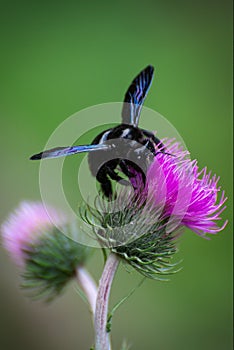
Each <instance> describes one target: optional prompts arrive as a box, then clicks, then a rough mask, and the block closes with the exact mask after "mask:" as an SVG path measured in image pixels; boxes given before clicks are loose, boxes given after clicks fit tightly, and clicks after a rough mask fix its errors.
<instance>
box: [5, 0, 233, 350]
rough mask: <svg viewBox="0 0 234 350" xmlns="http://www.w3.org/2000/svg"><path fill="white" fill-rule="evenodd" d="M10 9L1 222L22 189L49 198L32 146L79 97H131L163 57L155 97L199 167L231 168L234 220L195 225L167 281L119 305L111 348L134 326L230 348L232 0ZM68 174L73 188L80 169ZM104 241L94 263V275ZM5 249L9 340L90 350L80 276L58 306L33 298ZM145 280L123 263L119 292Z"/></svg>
mask: <svg viewBox="0 0 234 350" xmlns="http://www.w3.org/2000/svg"><path fill="white" fill-rule="evenodd" d="M0 17H1V21H0V26H1V56H0V60H1V68H0V69H1V91H0V99H1V103H0V106H1V107H0V115H1V131H2V132H1V139H0V143H1V173H0V179H1V181H0V186H1V192H0V193H1V213H0V221H1V222H2V220H4V218H5V217H6V215H7V214H8V213H9V212H10V211H11V210H12V209H13V208H14V207H15V206H16V205H17V204H18V202H19V201H20V200H22V199H33V200H37V199H40V191H39V184H38V169H39V164H36V163H32V162H29V161H28V157H29V156H30V155H31V154H33V153H35V152H37V151H39V150H41V149H42V148H43V147H44V144H45V142H46V141H47V139H48V137H49V136H50V134H51V133H52V132H53V130H54V129H55V128H56V127H57V126H58V125H59V124H60V123H61V122H62V121H63V120H64V119H65V118H66V117H68V116H69V115H71V114H73V113H75V112H76V111H78V110H81V109H82V108H85V107H89V106H92V105H95V104H99V103H105V102H112V101H122V98H123V94H124V92H125V90H126V88H127V86H128V84H129V82H130V81H131V79H132V78H133V77H134V76H135V75H136V74H137V73H138V72H139V71H140V70H141V69H142V68H144V67H145V66H146V65H148V64H152V65H154V66H155V67H156V71H157V73H156V80H155V81H154V84H153V88H152V89H151V92H150V94H149V96H148V98H147V101H146V106H148V107H151V108H153V109H156V110H157V111H158V112H160V113H161V114H163V115H164V116H165V117H167V119H168V120H169V121H170V122H171V123H172V124H173V125H174V126H175V127H176V128H177V130H179V132H180V134H181V135H182V137H183V138H184V140H185V142H186V144H187V146H188V148H189V150H190V151H191V154H192V157H193V158H197V159H199V165H200V166H201V167H203V166H205V165H207V166H208V168H209V169H212V170H213V172H215V173H217V174H219V175H220V176H221V181H220V184H221V185H222V186H223V188H224V189H225V190H226V193H227V195H228V197H229V199H228V209H227V210H226V211H225V213H224V214H223V216H225V218H226V217H227V218H228V219H229V224H228V226H227V228H226V229H225V230H224V231H223V232H222V233H220V234H218V235H217V236H214V237H212V240H211V241H206V240H203V239H201V238H199V237H197V236H196V235H195V234H194V233H192V232H189V231H186V233H185V234H184V235H183V237H182V238H181V239H180V253H179V257H182V258H183V266H184V269H183V270H182V272H180V273H179V274H177V275H175V276H173V277H172V278H171V281H170V282H168V283H162V282H155V281H150V280H149V281H147V282H146V283H144V285H143V286H142V287H141V288H140V289H138V290H137V291H136V293H135V294H134V295H133V296H132V297H131V299H129V301H128V302H127V303H126V304H125V305H124V306H122V307H121V309H120V310H119V311H118V312H117V313H116V315H115V317H114V321H113V344H114V349H120V344H121V342H122V340H123V339H124V338H125V339H127V340H129V342H130V344H132V349H134V350H142V349H147V350H154V349H160V350H171V349H173V350H176V349H178V350H179V349H180V350H183V349H191V350H197V349H214V350H220V349H222V350H224V349H225V350H226V349H231V348H232V222H231V221H232V210H231V208H232V157H231V155H232V120H231V115H232V2H231V1H229V0H223V1H221V0H220V1H200V0H199V1H184V0H179V1H172V0H169V1H167V0H166V1H163V0H158V1H149V0H146V1H144V2H139V1H130V2H126V1H118V2H116V3H112V2H108V1H98V2H89V1H86V2H82V3H79V2H76V1H66V2H55V1H54V2H52V1H50V2H47V1H40V2H36V1H32V2H27V1H16V0H13V1H8V2H6V1H2V2H1V10H0ZM83 122H84V123H85V120H84V121H83ZM94 126H95V120H94ZM156 128H157V126H155V129H156ZM87 142H88V140H87ZM67 186H68V191H69V189H70V192H72V191H73V190H72V181H71V182H70V184H69V183H68V184H67ZM69 186H70V187H69ZM99 253H100V252H97V253H96V254H94V256H93V257H92V259H91V260H90V262H89V267H90V270H91V271H93V273H94V275H95V276H96V277H97V278H98V277H99V275H100V272H101V268H102V259H101V257H100V254H99ZM0 260H1V287H0V310H1V311H0V348H1V349H2V350H13V349H16V348H17V349H18V350H21V349H24V350H29V349H30V350H31V349H33V350H42V349H43V350H44V349H52V350H64V349H67V350H72V349H77V350H78V349H80V350H83V349H89V346H91V344H92V339H93V333H92V326H91V324H90V318H89V313H88V311H87V309H86V306H85V305H84V304H83V303H82V301H81V300H80V298H79V297H78V296H77V295H76V292H75V291H74V288H73V287H72V285H71V286H70V288H68V290H67V292H66V293H65V294H64V295H63V296H62V297H61V298H59V299H58V300H56V301H55V302H54V303H52V304H51V305H49V306H44V304H43V303H40V302H37V303H34V302H32V301H30V300H28V299H26V298H25V295H24V293H23V292H22V291H20V290H19V287H18V285H19V277H18V273H17V269H16V267H15V266H14V265H13V263H12V262H11V261H10V260H9V259H8V257H7V255H6V253H5V252H4V251H3V250H1V254H0ZM138 281H139V275H137V273H131V274H129V273H128V272H126V271H125V269H124V268H121V269H120V271H119V272H118V274H117V277H116V280H115V283H114V286H113V293H112V303H114V302H115V301H117V300H119V298H120V297H121V296H123V295H125V294H126V293H127V292H128V291H129V290H130V289H131V288H132V287H133V286H135V285H136V284H137V282H138Z"/></svg>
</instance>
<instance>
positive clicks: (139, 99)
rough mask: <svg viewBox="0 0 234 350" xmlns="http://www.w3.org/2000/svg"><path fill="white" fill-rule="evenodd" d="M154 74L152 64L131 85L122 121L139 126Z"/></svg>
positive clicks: (125, 99) (126, 97)
mask: <svg viewBox="0 0 234 350" xmlns="http://www.w3.org/2000/svg"><path fill="white" fill-rule="evenodd" d="M153 75H154V68H153V67H152V66H148V67H146V68H145V69H144V70H143V71H141V72H140V74H138V75H137V77H136V78H135V79H134V80H133V81H132V84H131V85H130V86H129V88H128V90H127V92H126V94H125V97H124V104H123V109H122V122H123V123H124V124H130V125H134V126H138V123H139V118H140V113H141V109H142V105H143V103H144V101H145V98H146V96H147V93H148V90H149V88H150V85H151V82H152V79H153Z"/></svg>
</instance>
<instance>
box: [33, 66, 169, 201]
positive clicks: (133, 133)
mask: <svg viewBox="0 0 234 350" xmlns="http://www.w3.org/2000/svg"><path fill="white" fill-rule="evenodd" d="M153 74H154V68H153V67H152V66H147V67H146V68H145V69H144V70H142V71H141V72H140V73H139V74H138V75H137V76H136V78H135V79H134V80H133V81H132V83H131V85H130V86H129V88H128V90H127V92H126V94H125V97H124V103H123V108H122V123H121V124H119V125H117V126H116V127H114V128H110V129H108V130H105V131H103V132H102V133H100V134H99V135H97V136H96V137H95V139H94V140H93V141H92V143H91V144H90V145H81V146H71V147H56V148H53V149H50V150H47V151H43V152H41V153H38V154H35V155H33V156H32V157H31V158H30V159H32V160H38V159H44V158H57V157H63V156H68V155H72V154H76V153H83V152H89V156H88V160H89V167H90V171H91V173H92V175H93V176H95V177H96V179H97V181H98V182H99V183H100V185H101V189H102V192H103V194H104V195H105V196H106V197H107V198H109V199H112V198H113V189H112V184H111V180H114V181H117V182H120V183H121V184H123V185H127V184H128V185H129V182H128V181H127V180H126V179H124V178H123V177H122V176H121V175H122V174H124V175H125V177H127V178H128V179H129V180H130V181H131V179H133V178H134V177H135V176H136V174H141V176H142V181H143V183H144V184H145V172H146V171H147V167H148V166H149V164H150V163H151V162H152V160H153V159H154V157H155V156H156V155H157V154H158V153H165V154H166V152H165V148H164V146H163V144H162V143H161V141H160V140H159V139H158V138H157V137H156V136H155V135H154V134H153V133H152V132H151V131H148V130H144V129H141V128H139V127H138V124H139V118H140V113H141V109H142V106H143V103H144V100H145V98H146V96H147V93H148V90H149V88H150V85H151V82H152V79H153ZM156 150H157V151H156ZM121 173H122V174H121ZM120 174H121V175H120ZM131 183H133V181H131Z"/></svg>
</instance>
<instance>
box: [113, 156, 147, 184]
mask: <svg viewBox="0 0 234 350" xmlns="http://www.w3.org/2000/svg"><path fill="white" fill-rule="evenodd" d="M119 166H120V168H121V170H122V172H123V173H124V174H125V175H126V176H127V177H128V178H129V179H130V181H131V184H132V186H133V188H134V189H137V188H138V189H139V185H141V184H142V183H143V185H145V182H146V176H145V173H144V171H143V170H142V169H140V167H139V166H138V165H136V164H135V163H134V162H131V161H129V160H125V159H122V160H121V161H120V163H119ZM139 176H141V178H139Z"/></svg>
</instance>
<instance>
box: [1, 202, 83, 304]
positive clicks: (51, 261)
mask: <svg viewBox="0 0 234 350" xmlns="http://www.w3.org/2000/svg"><path fill="white" fill-rule="evenodd" d="M47 210H48V212H49V214H50V217H51V218H53V222H52V221H51V219H50V217H49V216H48V213H47V211H46V210H45V208H44V206H43V205H42V203H35V202H23V203H21V205H20V206H19V208H18V209H17V210H16V211H15V213H14V214H11V216H10V217H9V219H8V220H7V221H6V222H5V223H4V224H3V225H2V238H3V245H4V247H5V248H6V249H7V250H8V252H9V253H10V255H11V256H12V258H13V260H14V261H15V262H16V263H17V264H18V265H19V266H20V267H21V268H22V277H23V283H22V286H23V287H25V288H30V289H31V290H33V292H34V293H33V294H34V296H46V298H47V300H50V299H52V298H53V297H54V296H55V295H57V294H59V293H60V292H61V291H62V290H63V288H64V286H65V285H66V284H67V282H68V281H70V279H71V278H72V277H74V276H75V274H76V269H77V267H78V266H79V265H82V264H83V263H84V261H85V259H86V258H87V255H88V253H89V249H87V247H85V246H83V245H80V244H78V243H77V242H75V241H73V240H72V239H71V238H69V237H68V236H66V235H64V234H63V233H62V232H61V230H60V229H59V227H60V228H61V226H63V231H64V230H67V232H68V233H69V232H70V231H71V227H70V226H69V225H68V224H66V220H65V216H64V215H62V214H61V213H59V212H57V211H56V210H55V209H53V208H49V209H47Z"/></svg>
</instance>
